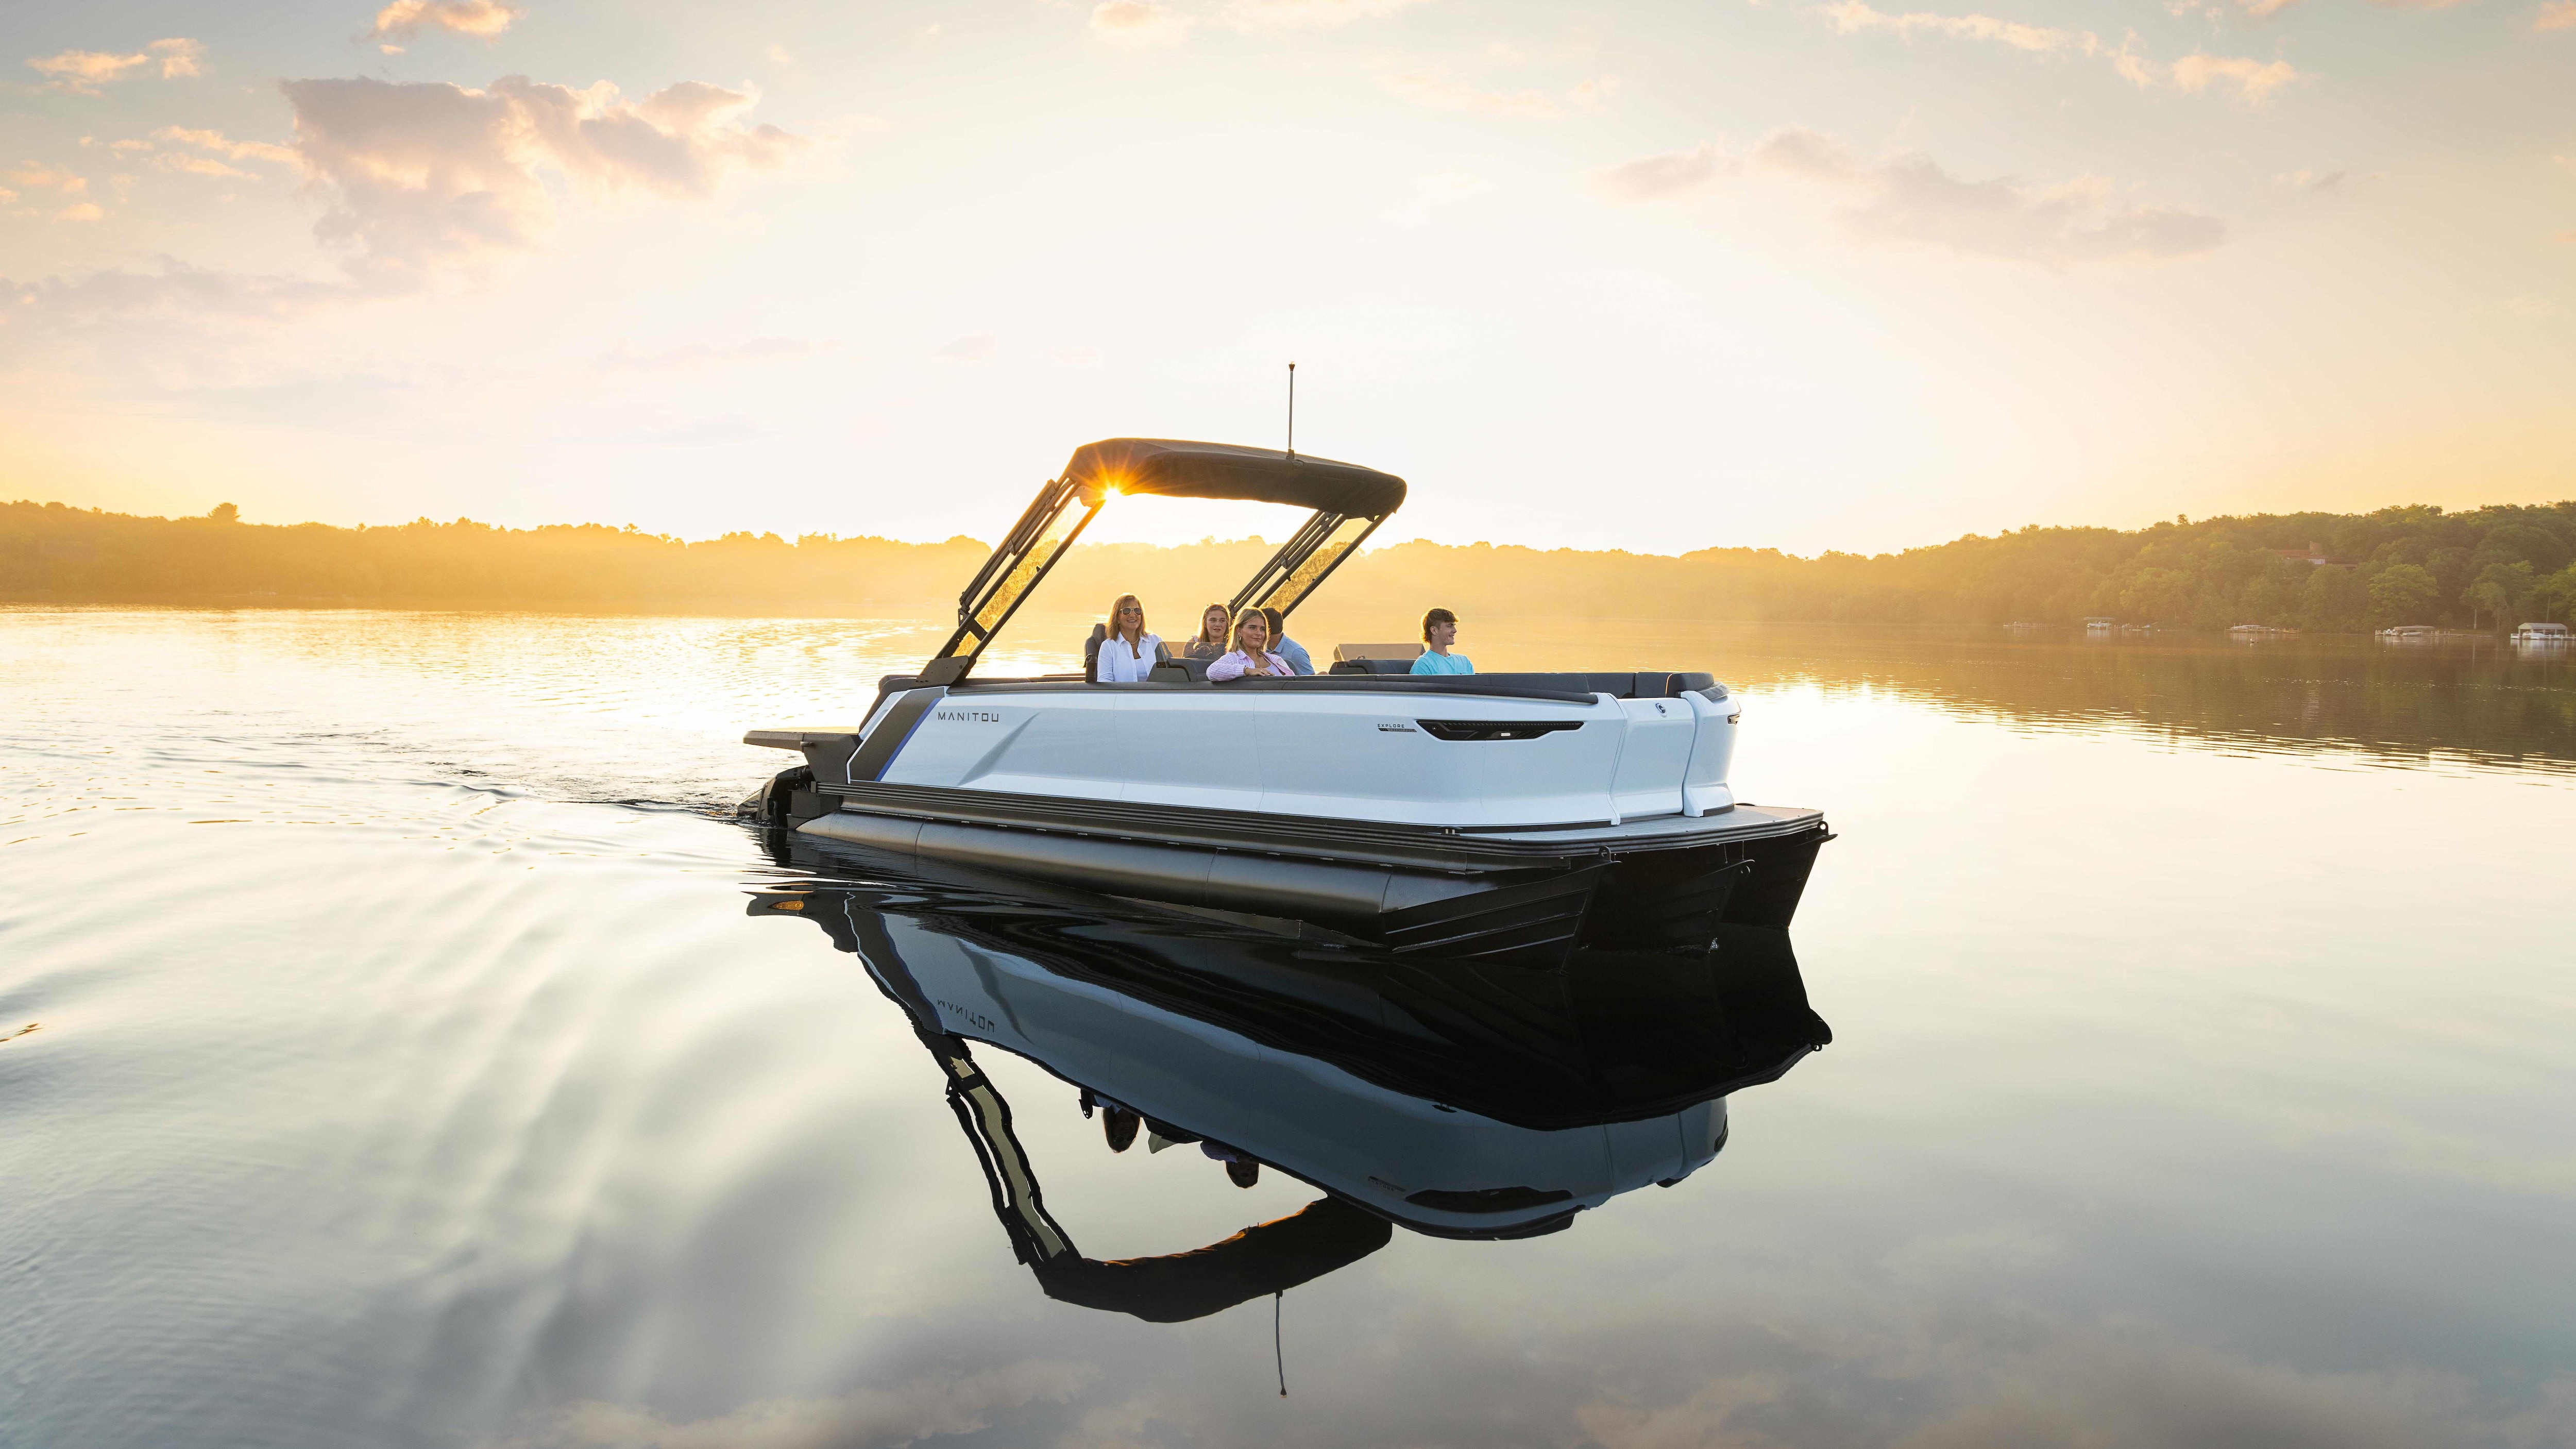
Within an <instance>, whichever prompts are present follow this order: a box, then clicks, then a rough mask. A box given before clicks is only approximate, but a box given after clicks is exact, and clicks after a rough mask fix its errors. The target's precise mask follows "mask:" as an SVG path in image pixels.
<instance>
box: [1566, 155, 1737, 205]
mask: <svg viewBox="0 0 2576 1449" xmlns="http://www.w3.org/2000/svg"><path fill="white" fill-rule="evenodd" d="M1734 169H1735V162H1734V161H1733V159H1732V158H1730V157H1726V156H1721V155H1719V154H1718V150H1717V147H1716V146H1715V145H1714V144H1711V143H1709V142H1705V141H1704V142H1701V143H1700V144H1699V145H1697V146H1694V147H1692V148H1691V149H1690V150H1688V151H1666V152H1664V153H1662V154H1660V155H1655V156H1640V157H1638V158H1637V159H1636V160H1634V161H1624V162H1621V163H1620V164H1619V165H1616V166H1612V167H1609V168H1607V169H1605V170H1601V171H1597V172H1594V173H1593V176H1592V190H1593V193H1594V194H1595V195H1597V196H1599V197H1601V198H1602V199H1603V200H1605V201H1609V202H1612V203H1614V204H1617V205H1622V206H1626V205H1633V204H1635V203H1637V202H1641V201H1665V200H1669V199H1670V198H1672V197H1676V196H1686V195H1688V194H1689V193H1691V192H1694V191H1697V190H1699V189H1700V188H1702V187H1704V186H1706V185H1708V184H1709V183H1710V182H1711V181H1714V180H1716V179H1717V177H1718V175H1719V174H1720V173H1721V172H1731V171H1733V170H1734Z"/></svg>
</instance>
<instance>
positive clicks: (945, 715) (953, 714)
mask: <svg viewBox="0 0 2576 1449" xmlns="http://www.w3.org/2000/svg"><path fill="white" fill-rule="evenodd" d="M939 717H940V718H941V719H962V720H969V721H972V722H973V723H975V724H1000V723H1001V722H1002V717H1001V716H1000V715H999V714H996V713H994V712H993V711H991V710H989V709H943V710H941V711H939Z"/></svg>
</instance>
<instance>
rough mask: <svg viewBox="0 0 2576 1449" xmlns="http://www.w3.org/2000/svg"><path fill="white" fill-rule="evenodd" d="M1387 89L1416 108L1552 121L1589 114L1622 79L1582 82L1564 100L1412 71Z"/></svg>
mask: <svg viewBox="0 0 2576 1449" xmlns="http://www.w3.org/2000/svg"><path fill="white" fill-rule="evenodd" d="M1386 87H1387V89H1388V90H1391V91H1393V92H1395V93H1396V94H1397V95H1399V96H1402V97H1404V98H1405V99H1406V100H1409V101H1412V102H1414V103H1415V104H1416V105H1423V106H1429V107H1431V108H1432V109H1433V110H1439V111H1483V112H1485V113H1486V114H1487V115H1494V116H1521V117H1525V118H1528V119H1531V120H1539V121H1552V120H1555V119H1556V118H1557V117H1559V116H1562V115H1564V114H1565V113H1566V110H1567V109H1568V108H1569V107H1571V108H1575V109H1583V110H1588V109H1590V108H1592V107H1594V106H1597V105H1599V104H1600V103H1601V102H1602V101H1603V100H1604V99H1606V98H1607V97H1609V96H1611V95H1613V94H1616V93H1617V91H1618V89H1619V78H1618V77H1617V76H1615V75H1605V76H1597V77H1594V78H1593V79H1590V80H1586V81H1579V82H1577V83H1576V84H1574V85H1573V86H1571V87H1569V88H1567V90H1566V92H1565V93H1564V94H1563V95H1562V96H1558V95H1552V94H1550V93H1548V92H1546V91H1541V90H1518V91H1488V90H1479V89H1477V88H1476V87H1474V86H1471V85H1465V84H1462V83H1460V82H1457V81H1453V80H1451V79H1449V77H1448V76H1447V74H1446V73H1444V72H1441V71H1410V72H1407V73H1405V74H1403V75H1391V76H1388V77H1387V78H1386Z"/></svg>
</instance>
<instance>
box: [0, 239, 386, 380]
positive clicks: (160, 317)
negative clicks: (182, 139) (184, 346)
mask: <svg viewBox="0 0 2576 1449" xmlns="http://www.w3.org/2000/svg"><path fill="white" fill-rule="evenodd" d="M159 266H160V270H159V271H157V272H138V271H126V270H122V269H117V270H109V271H98V272H88V273H84V274H81V275H77V276H69V277H64V276H54V277H45V278H41V279H38V280H32V281H24V282H20V281H12V280H10V279H8V278H6V277H0V364H5V363H8V362H11V361H21V362H23V361H26V360H28V359H29V358H30V357H31V356H32V355H33V354H34V353H35V352H37V351H38V350H39V349H41V348H42V347H44V346H46V345H48V344H64V343H69V344H74V345H87V346H90V347H93V348H96V347H102V346H106V347H117V346H123V347H129V348H132V349H137V350H139V353H140V355H141V356H142V357H144V358H146V359H149V361H148V364H147V365H151V366H161V365H166V364H167V363H168V362H169V360H170V357H171V355H172V354H171V345H172V342H173V339H174V338H175V337H178V336H181V335H184V334H187V333H190V332H195V331H200V330H203V329H206V328H208V327H238V326H244V325H253V326H256V325H264V324H272V323H278V322H284V321H287V320H290V319H293V318H298V317H303V316H307V315H310V314H312V313H314V312H317V311H320V310H322V309H324V308H328V307H334V306H339V305H343V304H345V303H348V302H353V301H357V300H360V299H361V298H363V297H364V296H366V295H367V294H366V293H362V292H360V291H358V290H357V289H356V288H354V287H351V286H349V285H347V284H345V283H343V284H338V285H334V284H330V283H324V282H310V281H305V280H303V279H301V278H296V277H277V276H257V275H252V274H249V273H243V272H222V271H206V270H202V269H200V268H196V267H191V266H188V265H187V264H186V263H184V262H180V261H178V260H176V259H174V258H170V257H162V258H160V259H159Z"/></svg>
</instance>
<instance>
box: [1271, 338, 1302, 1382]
mask: <svg viewBox="0 0 2576 1449" xmlns="http://www.w3.org/2000/svg"><path fill="white" fill-rule="evenodd" d="M1288 365H1289V366H1290V367H1294V366H1296V365H1297V364H1295V363H1293V362H1292V363H1290V364H1288ZM1287 1301H1288V1290H1287V1289H1285V1288H1281V1289H1279V1290H1277V1291H1276V1292H1273V1293H1272V1294H1271V1295H1270V1353H1271V1356H1272V1357H1274V1358H1276V1359H1277V1360H1278V1361H1279V1397H1281V1398H1283V1399H1284V1398H1286V1397H1288V1351H1287V1350H1286V1349H1284V1348H1281V1347H1280V1346H1279V1305H1280V1304H1282V1303H1285V1302H1287Z"/></svg>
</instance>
